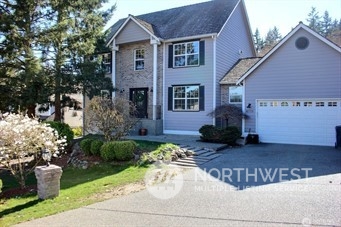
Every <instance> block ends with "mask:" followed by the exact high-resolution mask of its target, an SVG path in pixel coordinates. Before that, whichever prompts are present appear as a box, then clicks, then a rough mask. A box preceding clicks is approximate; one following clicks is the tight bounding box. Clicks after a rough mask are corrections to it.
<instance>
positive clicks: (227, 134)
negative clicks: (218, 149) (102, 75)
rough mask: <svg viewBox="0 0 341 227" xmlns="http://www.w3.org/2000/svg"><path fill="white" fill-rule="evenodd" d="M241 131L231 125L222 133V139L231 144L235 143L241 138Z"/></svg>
mask: <svg viewBox="0 0 341 227" xmlns="http://www.w3.org/2000/svg"><path fill="white" fill-rule="evenodd" d="M240 135H241V132H240V131H239V129H238V128H237V127H235V126H229V127H227V128H226V129H224V130H223V132H222V135H221V141H222V142H223V143H227V144H230V145H234V144H235V143H236V141H237V139H238V138H240Z"/></svg>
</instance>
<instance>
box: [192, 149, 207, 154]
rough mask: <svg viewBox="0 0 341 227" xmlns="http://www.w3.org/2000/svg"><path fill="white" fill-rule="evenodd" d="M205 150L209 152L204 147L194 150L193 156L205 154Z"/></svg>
mask: <svg viewBox="0 0 341 227" xmlns="http://www.w3.org/2000/svg"><path fill="white" fill-rule="evenodd" d="M207 152H209V151H207V150H204V149H201V150H199V151H196V152H195V153H194V155H195V156H199V155H202V154H205V153H207Z"/></svg>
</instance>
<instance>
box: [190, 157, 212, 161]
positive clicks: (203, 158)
mask: <svg viewBox="0 0 341 227" xmlns="http://www.w3.org/2000/svg"><path fill="white" fill-rule="evenodd" d="M185 159H187V160H196V161H209V160H211V159H210V158H208V157H200V156H190V157H187V158H185Z"/></svg>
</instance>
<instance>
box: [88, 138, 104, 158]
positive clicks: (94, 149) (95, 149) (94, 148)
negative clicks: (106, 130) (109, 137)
mask: <svg viewBox="0 0 341 227" xmlns="http://www.w3.org/2000/svg"><path fill="white" fill-rule="evenodd" d="M102 145H103V141H102V140H94V141H92V142H91V147H90V151H91V154H93V155H96V156H98V155H100V154H101V147H102Z"/></svg>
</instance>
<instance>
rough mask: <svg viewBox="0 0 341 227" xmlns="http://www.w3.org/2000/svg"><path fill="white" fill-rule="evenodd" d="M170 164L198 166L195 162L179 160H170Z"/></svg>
mask: <svg viewBox="0 0 341 227" xmlns="http://www.w3.org/2000/svg"><path fill="white" fill-rule="evenodd" d="M171 164H173V165H177V166H187V167H197V166H198V165H196V164H195V163H186V162H180V161H174V162H171Z"/></svg>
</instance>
